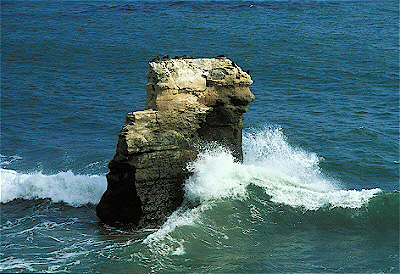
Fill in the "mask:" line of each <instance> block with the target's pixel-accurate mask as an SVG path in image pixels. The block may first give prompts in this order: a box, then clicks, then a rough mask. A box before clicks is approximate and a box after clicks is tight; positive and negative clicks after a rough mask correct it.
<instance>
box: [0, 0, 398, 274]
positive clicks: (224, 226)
mask: <svg viewBox="0 0 400 274" xmlns="http://www.w3.org/2000/svg"><path fill="white" fill-rule="evenodd" d="M0 7H1V161H2V167H1V168H2V175H1V176H2V177H1V186H2V193H1V196H2V205H1V217H2V218H1V225H2V227H1V254H0V255H1V270H2V271H3V272H43V271H49V272H52V271H53V272H54V271H57V272H60V271H68V272H87V271H88V272H135V271H136V272H149V271H156V272H157V271H161V272H163V271H164V272H171V271H183V272H188V271H191V272H193V271H195V272H196V271H197V272H399V266H398V265H399V257H398V254H399V226H398V224H399V200H398V196H399V192H398V190H399V161H400V159H399V5H398V2H397V1H394V0H388V1H378V0H367V1H318V0H315V1H309V0H306V1H300V0H293V1H178V2H173V1H112V0H111V1H79V0H78V1H1V6H0ZM167 54H168V55H170V56H175V55H179V56H180V55H183V54H187V55H190V56H193V57H213V56H217V55H219V54H224V55H225V56H227V57H228V58H230V59H232V60H233V61H235V63H237V64H238V65H239V66H241V67H242V68H243V69H244V70H250V73H251V76H252V78H253V80H254V84H253V85H252V86H251V90H252V92H253V93H254V95H255V96H256V100H255V101H254V102H253V103H252V104H251V106H250V109H249V111H248V113H247V114H245V120H244V124H245V134H246V135H245V142H244V151H245V152H246V155H245V163H244V164H243V165H241V166H240V167H237V166H234V163H233V162H231V161H230V160H229V156H228V155H225V154H224V153H223V152H220V153H219V154H218V153H217V154H216V153H210V155H208V156H207V157H204V159H203V160H204V161H203V162H202V161H199V163H198V165H195V167H194V171H195V174H197V177H195V178H193V180H192V181H191V182H190V183H189V182H188V187H187V193H191V191H192V190H193V189H194V188H197V187H201V186H203V185H207V183H209V182H210V180H211V184H212V185H214V186H218V187H216V188H215V189H214V190H213V189H210V188H207V187H206V189H207V191H205V192H201V193H202V196H201V197H200V198H199V197H196V199H201V200H202V201H203V206H204V208H203V207H201V208H200V209H199V210H198V211H196V212H177V213H176V216H173V218H171V219H170V221H169V224H170V227H173V229H172V230H168V229H167V228H163V229H160V230H158V231H119V230H116V229H114V228H111V227H106V226H103V225H101V224H99V223H98V219H97V217H96V216H95V212H94V205H95V204H96V203H97V202H96V201H98V199H99V198H100V196H101V194H102V192H103V191H104V189H105V178H104V175H105V174H106V173H107V171H108V169H107V163H108V161H109V160H110V159H112V157H113V155H114V153H115V147H116V143H117V138H118V137H117V136H118V133H119V130H120V129H121V127H122V125H123V123H124V120H125V115H126V113H128V112H131V111H137V110H142V109H143V108H144V104H145V84H146V79H145V74H146V72H147V66H148V64H147V62H148V61H149V60H151V59H153V58H154V57H155V56H164V55H167ZM254 144H257V145H254ZM256 147H257V149H256ZM260 155H261V156H260ZM210 161H211V163H214V166H215V163H217V164H218V165H217V166H220V167H221V169H222V168H224V171H226V172H225V173H223V176H222V175H221V174H220V173H219V172H218V170H214V171H213V170H212V169H210V168H206V167H209V166H208V165H209V162H210ZM211 166H213V165H211ZM235 170H236V171H237V170H240V171H241V172H239V173H237V172H236V171H235ZM213 172H214V173H213ZM277 174H278V175H277ZM205 178H207V179H205ZM210 178H212V179H210ZM277 178H278V179H277ZM238 182H242V183H243V182H244V183H243V184H244V185H245V186H246V187H245V189H244V190H242V189H240V187H239V186H241V184H238ZM289 185H290V186H295V187H294V188H293V189H289ZM225 186H229V187H230V188H228V189H225V188H224V187H225ZM221 187H222V188H221ZM306 189H312V193H311V194H310V193H309V192H307V191H306ZM224 191H225V192H224ZM241 191H244V192H241ZM221 192H224V193H225V194H224V195H222V194H221ZM226 193H228V194H226ZM229 193H230V194H229ZM232 193H235V195H231V194H232ZM188 196H190V195H189V194H188ZM312 197H314V200H315V201H316V200H318V203H317V205H314V201H313V198H312ZM294 200H296V201H299V202H298V203H297V204H296V203H294V202H293V201H294ZM313 206H314V207H313ZM182 219H183V220H186V221H182ZM179 220H180V221H179ZM152 233H153V234H152ZM152 235H153V236H152ZM154 235H155V236H154ZM144 239H146V240H144Z"/></svg>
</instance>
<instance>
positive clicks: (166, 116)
mask: <svg viewBox="0 0 400 274" xmlns="http://www.w3.org/2000/svg"><path fill="white" fill-rule="evenodd" d="M149 65H150V69H149V72H148V73H147V80H148V83H147V85H146V89H147V97H146V109H145V110H144V111H138V112H133V113H128V114H127V116H126V123H125V125H124V126H123V128H122V130H121V133H120V135H119V140H118V145H117V151H116V155H115V156H114V159H113V160H111V162H110V163H109V168H110V173H109V174H108V175H107V181H108V188H107V190H106V192H105V193H104V195H103V197H102V199H101V201H100V203H99V204H98V206H97V215H98V217H99V218H100V219H101V220H102V221H103V222H105V223H109V224H116V223H123V224H124V223H129V224H133V225H135V226H136V227H138V228H144V227H156V226H159V225H161V224H162V223H163V222H164V221H165V219H166V218H167V217H168V216H169V215H170V214H171V213H172V212H173V211H174V210H175V209H176V208H177V207H178V206H179V205H180V204H181V203H182V201H183V190H182V186H183V183H184V181H185V179H186V178H187V177H188V176H189V173H188V172H187V171H186V170H185V167H186V165H187V163H188V162H189V161H192V160H194V159H195V158H196V155H197V153H198V147H199V144H201V143H202V142H207V141H216V142H219V143H221V144H222V145H225V146H227V147H228V148H230V149H231V150H232V152H233V154H234V155H235V157H236V158H237V159H238V160H241V159H242V139H241V137H242V128H243V123H242V120H243V116H242V114H243V113H245V112H246V111H247V110H248V107H249V104H250V102H251V101H253V100H254V96H253V94H252V93H251V92H250V89H249V86H250V85H251V84H252V80H251V78H250V76H249V75H248V74H247V73H246V72H243V71H242V69H241V68H239V67H238V66H237V65H236V64H234V63H233V62H232V61H231V60H229V59H227V58H224V57H220V58H210V59H208V58H204V59H189V58H175V59H169V58H163V59H161V60H160V59H154V60H153V61H151V62H150V63H149Z"/></svg>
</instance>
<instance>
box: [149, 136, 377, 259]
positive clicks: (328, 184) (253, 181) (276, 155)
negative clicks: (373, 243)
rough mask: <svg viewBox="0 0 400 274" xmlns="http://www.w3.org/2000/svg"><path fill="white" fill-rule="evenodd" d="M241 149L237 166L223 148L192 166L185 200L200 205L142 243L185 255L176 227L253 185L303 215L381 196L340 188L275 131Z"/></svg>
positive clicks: (246, 138) (245, 143) (181, 213)
mask: <svg viewBox="0 0 400 274" xmlns="http://www.w3.org/2000/svg"><path fill="white" fill-rule="evenodd" d="M243 149H244V163H238V162H235V160H234V158H233V156H232V154H231V153H230V152H229V151H228V150H227V149H224V148H222V147H218V148H214V149H209V150H206V151H204V152H202V153H201V154H200V155H199V156H198V157H197V159H196V160H195V161H194V162H193V163H190V164H189V165H188V169H189V170H190V171H191V172H192V173H193V175H192V176H191V177H190V178H189V179H188V180H187V181H186V183H185V186H184V189H185V201H186V202H187V203H189V204H200V206H199V207H197V208H194V209H190V208H188V209H184V208H181V209H179V210H177V211H176V212H175V213H174V214H172V215H171V216H170V217H169V219H168V220H167V222H166V223H165V224H164V225H163V226H162V227H161V228H160V229H159V230H157V231H156V232H155V233H153V234H151V235H149V236H148V237H147V239H146V240H145V241H144V242H145V243H146V244H149V245H151V246H152V247H153V248H154V247H157V248H156V250H169V251H170V254H172V251H174V250H176V248H178V249H179V250H184V248H183V246H182V243H181V242H177V240H176V239H175V240H174V239H173V238H171V237H170V233H171V232H172V231H174V230H175V228H176V227H178V226H184V225H193V224H194V223H196V221H198V220H199V219H200V218H201V214H202V212H204V210H207V209H209V208H211V207H212V205H213V203H212V201H216V200H219V199H232V198H233V199H247V198H249V195H250V193H249V191H248V186H249V185H255V186H258V187H260V188H262V189H263V190H264V192H265V193H266V198H267V196H269V197H270V200H271V201H273V202H276V203H281V204H285V205H289V206H293V207H300V208H303V209H305V210H317V209H319V208H321V207H325V206H327V207H342V208H359V207H361V206H362V205H364V204H365V203H366V202H367V201H368V200H369V198H371V197H372V196H373V195H374V194H376V193H378V192H380V191H381V190H380V189H369V190H345V189H343V187H342V186H341V185H342V184H341V183H339V182H337V181H335V180H333V179H330V178H328V177H326V176H324V175H323V174H322V172H321V170H320V168H319V161H320V158H319V157H318V156H317V155H316V154H315V153H311V152H307V151H304V150H302V149H299V148H296V147H293V146H291V145H290V144H289V143H288V141H287V140H286V137H285V136H284V134H283V133H282V131H281V130H280V129H277V128H268V129H265V130H264V131H258V132H253V133H248V134H245V135H244V138H243ZM166 239H169V240H166ZM167 242H168V243H169V244H167ZM165 245H167V246H168V248H166V247H165Z"/></svg>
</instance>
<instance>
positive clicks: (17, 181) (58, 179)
mask: <svg viewBox="0 0 400 274" xmlns="http://www.w3.org/2000/svg"><path fill="white" fill-rule="evenodd" d="M0 174H1V177H0V178H1V202H2V203H7V202H10V201H12V200H14V199H17V198H22V199H37V198H42V199H45V198H49V199H51V200H52V201H53V202H65V203H67V204H69V205H72V206H81V205H84V204H88V203H92V204H97V203H98V202H99V201H100V198H101V195H102V194H103V193H104V191H105V190H106V187H107V182H106V178H105V176H99V175H75V174H74V173H73V172H72V171H67V172H60V173H58V174H55V175H45V174H43V173H41V172H36V173H32V174H23V173H18V172H16V171H14V170H8V169H1V170H0Z"/></svg>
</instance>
